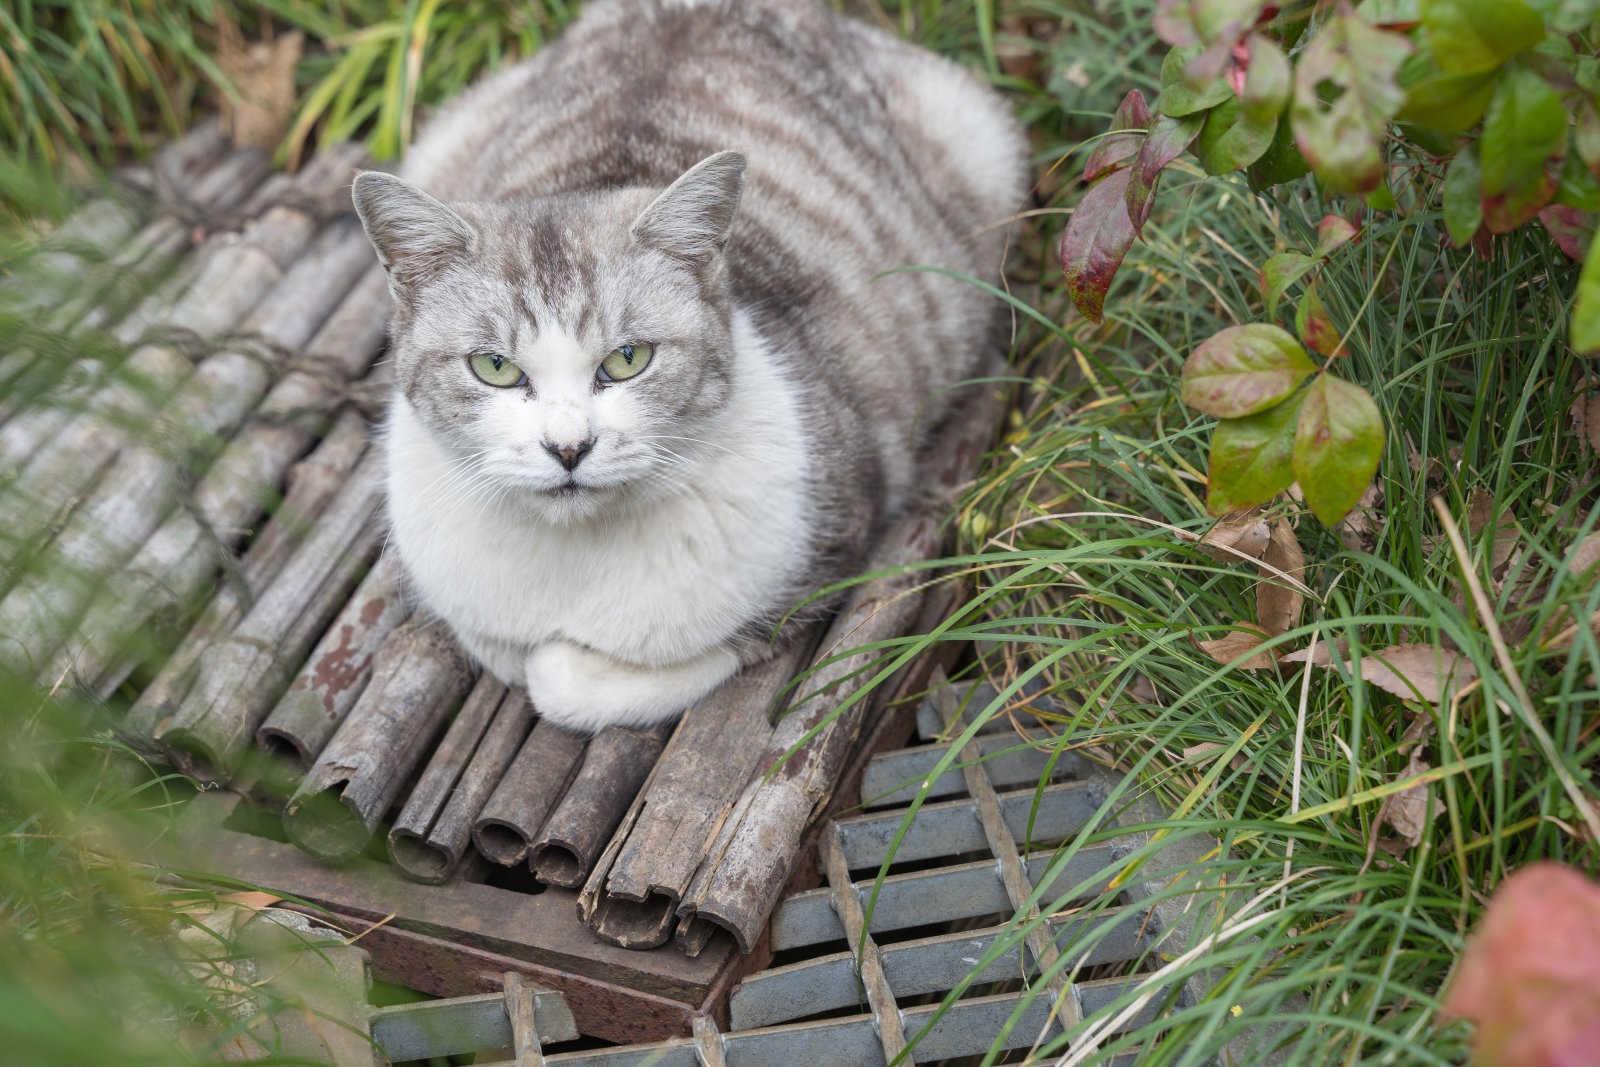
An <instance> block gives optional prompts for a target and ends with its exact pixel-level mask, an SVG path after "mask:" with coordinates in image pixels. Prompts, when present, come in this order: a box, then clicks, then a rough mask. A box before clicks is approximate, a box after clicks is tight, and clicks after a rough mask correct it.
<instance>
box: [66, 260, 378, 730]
mask: <svg viewBox="0 0 1600 1067" xmlns="http://www.w3.org/2000/svg"><path fill="white" fill-rule="evenodd" d="M385 285H386V280H385V278H384V274H383V271H382V270H381V269H379V268H373V269H372V270H371V271H370V272H369V274H368V275H367V277H365V278H363V279H362V281H361V283H360V284H358V285H357V286H356V287H355V289H353V290H352V291H351V292H350V294H349V295H348V296H347V297H346V298H345V300H344V303H342V304H341V305H340V307H339V310H338V311H337V312H335V313H334V315H333V316H332V317H331V318H329V320H328V321H327V322H326V323H325V324H324V325H323V327H322V328H321V329H320V330H319V331H318V332H317V336H316V337H314V338H313V339H312V340H311V342H310V343H309V344H308V345H307V346H306V349H305V353H304V355H303V356H302V358H301V360H300V363H301V366H299V367H297V368H296V369H294V370H292V371H290V372H289V374H288V375H286V376H285V377H284V378H283V379H281V380H280V381H279V382H278V384H277V385H275V386H274V387H273V389H272V391H271V392H270V393H269V394H267V397H266V399H265V400H264V401H262V404H261V407H260V408H259V409H258V410H257V412H256V415H255V418H254V420H253V421H252V422H251V424H249V425H248V426H247V427H246V428H245V429H244V430H243V431H241V432H240V433H239V435H238V436H237V437H236V438H235V439H234V440H233V441H232V442H230V443H229V445H228V447H227V448H226V449H225V450H224V451H223V453H222V455H221V456H219V457H218V459H217V461H216V462H215V463H214V464H212V466H211V469H210V470H208V471H207V472H206V475H205V477H204V478H203V479H202V480H201V481H200V484H199V485H198V486H196V488H195V490H194V494H193V504H192V507H179V508H176V509H174V510H173V511H172V512H171V514H169V515H168V516H167V519H166V521H165V522H163V523H162V525H161V527H160V528H159V529H158V530H157V531H156V532H155V533H154V534H153V535H151V537H150V538H149V539H148V540H146V541H145V543H144V544H143V546H141V548H140V549H139V551H138V553H137V554H136V555H135V556H134V557H133V559H132V560H131V561H130V562H129V563H128V564H127V565H126V566H124V567H123V568H121V569H120V570H118V571H117V572H116V573H114V574H113V575H111V576H110V578H109V581H108V582H107V584H106V586H105V588H104V589H102V590H101V592H100V593H99V594H98V595H97V598H96V600H95V601H94V603H93V604H92V605H91V606H90V608H89V610H88V611H87V612H86V613H85V615H84V618H83V621H82V623H81V624H80V625H79V627H78V628H77V630H76V633H75V634H74V635H72V637H71V639H70V640H69V642H68V645H67V646H66V647H65V648H64V649H63V650H61V651H60V652H58V654H57V655H56V656H54V657H53V658H52V659H51V660H50V661H49V666H48V667H47V668H46V669H45V671H44V672H43V674H42V675H41V676H40V679H39V680H40V681H41V682H42V683H44V684H52V683H53V682H54V681H55V680H56V679H59V678H62V677H65V676H66V675H67V674H68V673H69V672H70V673H71V674H73V675H75V676H76V677H77V678H78V679H79V681H80V683H83V684H87V685H88V686H89V688H91V689H92V690H94V691H99V690H100V689H101V686H102V676H103V674H104V672H105V671H106V669H107V668H108V666H109V665H110V664H111V663H113V662H114V658H110V657H117V656H120V651H119V650H120V647H121V646H123V645H124V644H125V643H126V640H127V637H128V636H129V635H131V634H137V633H140V632H141V631H142V629H143V627H144V626H145V624H146V622H147V621H148V620H150V619H152V618H156V617H159V616H160V615H162V614H164V613H167V612H172V611H177V610H181V609H182V608H183V606H184V605H186V604H188V603H189V602H190V601H192V600H193V598H194V597H196V596H198V595H199V594H200V592H201V591H202V589H203V588H204V587H205V583H206V582H207V581H209V580H210V579H211V577H212V576H213V574H214V573H215V572H216V570H217V568H218V567H219V566H221V565H223V563H224V560H222V559H220V558H218V553H219V551H220V550H222V549H228V550H231V549H233V548H234V547H236V545H237V544H238V542H239V541H240V540H241V539H242V538H243V537H244V536H245V535H246V534H247V533H248V531H249V529H250V526H251V524H253V523H254V522H255V521H256V519H257V517H258V516H259V515H260V513H261V510H262V507H263V505H264V504H265V503H266V502H267V500H268V498H269V497H270V495H271V494H273V493H275V492H276V491H277V488H278V486H279V485H280V484H281V483H282V481H283V479H284V475H285V474H286V472H287V471H288V470H289V468H290V466H291V465H292V464H293V463H294V461H295V460H296V458H298V457H299V456H300V455H301V454H302V453H303V452H304V451H305V449H306V447H307V446H308V445H309V444H310V443H311V442H312V440H313V439H314V437H315V435H316V434H317V433H319V432H320V431H321V430H322V429H323V428H324V426H325V425H326V423H327V421H328V420H329V418H331V416H332V412H333V409H334V407H335V406H336V405H337V404H338V403H339V402H340V401H341V400H342V399H343V398H344V393H345V386H344V382H345V381H346V380H347V379H348V378H350V377H352V376H354V375H356V374H359V373H360V372H361V371H362V370H364V369H365V368H366V367H367V366H368V365H370V363H371V361H372V358H373V357H374V356H375V355H376V354H377V352H378V351H379V349H380V348H381V346H382V344H383V334H384V328H385V324H386V320H387V308H388V303H387V299H386V291H385ZM120 681H121V679H120V678H119V679H117V682H118V683H120ZM324 740H325V738H324ZM319 747H320V746H319Z"/></svg>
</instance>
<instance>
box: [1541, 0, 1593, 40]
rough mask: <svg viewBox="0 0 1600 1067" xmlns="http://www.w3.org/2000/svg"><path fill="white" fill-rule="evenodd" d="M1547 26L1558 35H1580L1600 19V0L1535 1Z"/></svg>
mask: <svg viewBox="0 0 1600 1067" xmlns="http://www.w3.org/2000/svg"><path fill="white" fill-rule="evenodd" d="M1533 6H1534V7H1536V8H1538V9H1539V13H1540V14H1541V15H1543V16H1544V21H1545V25H1547V26H1549V27H1550V28H1551V29H1552V30H1554V31H1555V32H1556V33H1579V32H1582V31H1583V30H1585V29H1588V28H1589V27H1590V26H1591V25H1593V24H1594V21H1595V19H1597V18H1600V0H1533Z"/></svg>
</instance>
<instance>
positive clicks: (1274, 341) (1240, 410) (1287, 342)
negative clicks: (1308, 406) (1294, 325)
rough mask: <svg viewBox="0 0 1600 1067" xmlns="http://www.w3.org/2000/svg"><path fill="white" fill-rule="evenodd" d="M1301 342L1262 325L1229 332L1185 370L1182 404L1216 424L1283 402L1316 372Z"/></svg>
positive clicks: (1212, 340) (1193, 356) (1206, 345)
mask: <svg viewBox="0 0 1600 1067" xmlns="http://www.w3.org/2000/svg"><path fill="white" fill-rule="evenodd" d="M1316 369H1317V368H1316V365H1315V364H1313V363H1312V362H1311V359H1310V357H1309V356H1307V355H1306V350H1305V349H1304V348H1301V347H1300V342H1298V341H1296V340H1295V339H1294V338H1293V337H1291V336H1289V333H1288V331H1286V330H1283V329H1280V328H1279V327H1277V326H1273V325H1270V324H1268V323H1264V322H1252V323H1247V324H1246V325H1243V326H1230V327H1228V328H1227V329H1225V330H1222V331H1220V332H1219V333H1216V334H1214V335H1213V336H1211V337H1210V338H1208V339H1207V340H1205V341H1204V342H1202V343H1201V344H1200V346H1199V347H1198V348H1196V349H1195V350H1194V352H1193V353H1192V354H1190V356H1189V358H1188V360H1186V361H1185V362H1184V364H1183V394H1182V395H1183V402H1184V403H1185V404H1188V405H1189V406H1190V407H1192V408H1194V409H1196V410H1198V411H1203V412H1205V413H1206V414H1207V415H1216V416H1217V417H1218V418H1224V419H1235V418H1241V417H1243V416H1245V415H1254V414H1255V413H1256V412H1258V411H1263V410H1265V409H1267V408H1269V407H1272V406H1273V405H1274V404H1276V403H1278V402H1279V401H1281V400H1283V398H1284V397H1286V396H1288V395H1289V394H1290V393H1292V392H1294V389H1295V386H1297V385H1299V384H1300V383H1301V382H1302V381H1304V380H1305V378H1306V376H1307V375H1309V374H1312V373H1314V372H1315V371H1316Z"/></svg>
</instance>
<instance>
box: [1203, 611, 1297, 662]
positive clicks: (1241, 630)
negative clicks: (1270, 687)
mask: <svg viewBox="0 0 1600 1067" xmlns="http://www.w3.org/2000/svg"><path fill="white" fill-rule="evenodd" d="M1233 625H1234V629H1233V630H1232V631H1230V632H1229V633H1226V634H1223V635H1222V636H1221V637H1218V638H1216V639H1215V640H1211V641H1196V642H1195V644H1196V645H1198V646H1200V651H1202V652H1204V653H1205V654H1206V655H1208V656H1210V657H1211V658H1212V659H1213V660H1214V661H1216V662H1217V663H1221V664H1223V665H1227V664H1229V663H1232V662H1233V661H1234V660H1236V659H1238V658H1239V657H1240V656H1243V655H1245V654H1247V653H1249V652H1250V651H1252V650H1255V655H1253V656H1250V658H1248V659H1246V660H1245V661H1244V662H1243V663H1240V664H1239V666H1240V667H1241V668H1243V669H1244V670H1247V671H1264V670H1270V669H1272V668H1273V667H1275V666H1276V665H1277V658H1278V657H1277V652H1276V651H1274V650H1272V649H1267V648H1262V647H1261V646H1262V643H1263V642H1264V641H1266V639H1267V638H1268V637H1269V636H1270V635H1269V634H1268V633H1267V632H1266V631H1265V630H1263V629H1261V627H1259V626H1254V625H1252V624H1250V623H1248V622H1236V623H1234V624H1233Z"/></svg>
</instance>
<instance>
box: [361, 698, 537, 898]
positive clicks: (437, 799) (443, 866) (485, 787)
mask: <svg viewBox="0 0 1600 1067" xmlns="http://www.w3.org/2000/svg"><path fill="white" fill-rule="evenodd" d="M532 720H533V712H532V710H531V709H530V708H529V706H528V701H527V697H526V696H525V695H524V694H521V693H517V694H511V693H508V692H507V691H506V687H505V686H503V685H501V684H500V682H499V681H498V680H497V679H495V678H494V677H492V676H491V675H488V674H484V675H481V676H480V677H479V678H478V684H477V685H476V686H474V687H473V689H472V692H471V693H470V694H468V696H467V702H466V703H465V704H463V705H462V706H461V711H460V712H459V713H458V714H457V715H456V718H455V721H454V722H452V723H451V724H450V729H449V730H448V731H447V732H446V733H445V735H444V740H443V741H441V742H439V747H438V748H436V749H435V750H434V752H433V755H432V757H431V758H430V759H429V760H428V766H427V769H426V770H424V771H423V772H422V776H421V777H419V778H418V779H417V784H416V785H415V786H413V787H412V789H411V795H410V796H409V797H408V798H406V803H405V807H404V808H402V809H401V811H400V814H399V815H398V816H397V817H396V818H395V821H394V826H393V827H392V828H391V829H390V830H389V856H390V858H391V859H393V860H394V862H395V865H396V866H397V867H399V868H400V869H401V870H402V871H403V872H404V873H405V874H406V876H407V877H410V878H413V879H415V880H417V881H419V882H426V883H429V884H433V885H438V884H441V883H443V882H445V881H448V880H449V878H450V876H451V875H452V874H453V873H454V872H455V868H456V864H457V863H459V862H460V860H461V855H462V853H463V852H464V851H465V850H466V846H467V842H468V840H469V839H470V836H471V831H472V820H473V818H474V817H475V816H476V815H477V811H476V805H473V804H472V803H471V800H472V797H473V796H476V797H477V803H478V804H480V805H481V804H482V802H483V800H484V799H486V798H487V797H488V795H489V791H490V790H491V789H492V788H493V787H494V784H495V783H496V782H497V781H499V779H500V775H501V774H502V773H504V771H505V769H506V767H507V766H509V765H510V763H511V757H512V756H513V754H515V752H516V749H517V746H518V745H520V744H521V743H522V740H523V738H524V737H525V736H526V735H527V732H528V727H529V726H530V725H531V723H532ZM458 797H459V798H462V802H461V803H460V804H456V803H455V801H456V800H457V798H458ZM452 805H454V806H455V808H456V810H455V811H451V810H450V809H451V807H452ZM468 807H472V808H473V810H471V811H468V810H466V809H467V808H468ZM447 813H448V814H449V816H450V817H449V818H448V819H446V818H445V816H446V814H447Z"/></svg>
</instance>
